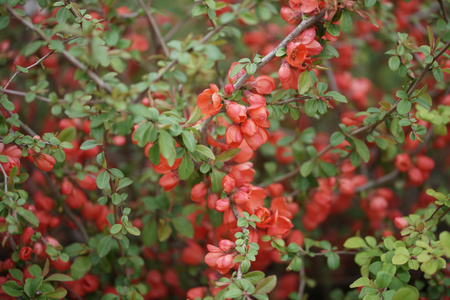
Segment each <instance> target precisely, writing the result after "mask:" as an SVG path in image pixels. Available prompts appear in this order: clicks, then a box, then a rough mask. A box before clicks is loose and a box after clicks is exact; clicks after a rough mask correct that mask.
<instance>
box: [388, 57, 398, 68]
mask: <svg viewBox="0 0 450 300" xmlns="http://www.w3.org/2000/svg"><path fill="white" fill-rule="evenodd" d="M388 65H389V69H391V71H397V70H398V68H399V67H400V58H398V56H392V57H391V58H389V61H388Z"/></svg>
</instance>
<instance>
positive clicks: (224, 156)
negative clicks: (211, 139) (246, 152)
mask: <svg viewBox="0 0 450 300" xmlns="http://www.w3.org/2000/svg"><path fill="white" fill-rule="evenodd" d="M240 151H241V149H239V148H236V149H230V150H226V151H224V152H222V153H220V154H219V155H218V156H217V157H216V161H221V162H225V161H229V160H230V159H232V158H233V157H235V156H236V155H237V154H238V153H239V152H240Z"/></svg>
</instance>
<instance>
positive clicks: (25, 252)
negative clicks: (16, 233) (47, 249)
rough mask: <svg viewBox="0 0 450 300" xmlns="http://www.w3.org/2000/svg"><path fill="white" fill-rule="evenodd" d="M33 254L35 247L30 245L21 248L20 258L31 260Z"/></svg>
mask: <svg viewBox="0 0 450 300" xmlns="http://www.w3.org/2000/svg"><path fill="white" fill-rule="evenodd" d="M31 254H33V249H31V248H30V247H23V248H21V249H20V252H19V258H20V259H21V260H29V259H30V258H31Z"/></svg>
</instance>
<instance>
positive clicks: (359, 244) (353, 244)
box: [344, 236, 367, 249]
mask: <svg viewBox="0 0 450 300" xmlns="http://www.w3.org/2000/svg"><path fill="white" fill-rule="evenodd" d="M366 247H367V244H366V242H364V240H363V239H362V238H360V237H359V236H353V237H350V238H348V239H347V240H346V241H345V243H344V248H349V249H356V248H366Z"/></svg>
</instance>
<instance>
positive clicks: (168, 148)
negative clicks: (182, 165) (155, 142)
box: [159, 130, 177, 166]
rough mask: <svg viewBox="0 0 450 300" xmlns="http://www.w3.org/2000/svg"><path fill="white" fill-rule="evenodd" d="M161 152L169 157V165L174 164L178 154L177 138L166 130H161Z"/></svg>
mask: <svg viewBox="0 0 450 300" xmlns="http://www.w3.org/2000/svg"><path fill="white" fill-rule="evenodd" d="M159 153H160V154H161V155H162V156H164V157H165V158H166V159H167V163H168V164H169V166H173V164H174V163H175V159H176V156H177V152H176V150H175V140H174V139H173V137H172V136H171V135H170V134H169V133H168V132H167V131H165V130H161V131H160V132H159Z"/></svg>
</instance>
